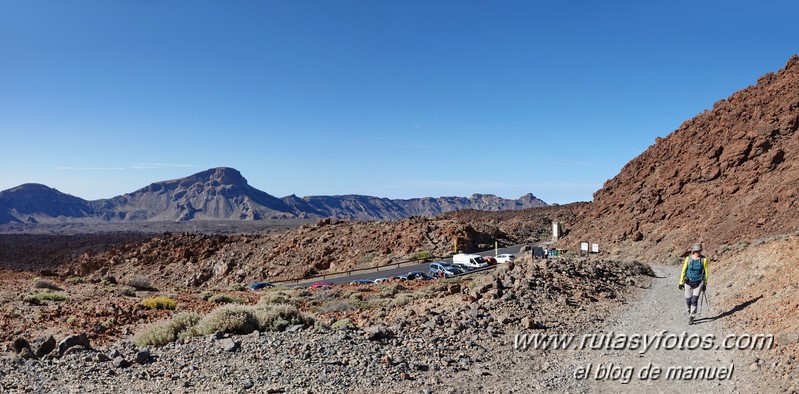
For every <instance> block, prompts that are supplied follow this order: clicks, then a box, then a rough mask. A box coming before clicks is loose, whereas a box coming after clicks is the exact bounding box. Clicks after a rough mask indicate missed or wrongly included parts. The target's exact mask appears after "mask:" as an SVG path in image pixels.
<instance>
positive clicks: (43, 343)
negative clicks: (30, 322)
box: [32, 335, 56, 358]
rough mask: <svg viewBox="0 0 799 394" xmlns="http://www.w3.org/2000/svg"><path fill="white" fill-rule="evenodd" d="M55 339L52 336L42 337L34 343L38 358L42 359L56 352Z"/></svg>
mask: <svg viewBox="0 0 799 394" xmlns="http://www.w3.org/2000/svg"><path fill="white" fill-rule="evenodd" d="M55 345H56V342H55V338H53V336H52V335H49V336H46V337H41V338H39V339H37V340H36V341H35V342H33V347H32V349H34V354H36V357H37V358H42V357H44V356H45V355H47V354H49V353H50V352H52V351H53V350H55Z"/></svg>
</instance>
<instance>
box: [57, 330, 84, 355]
mask: <svg viewBox="0 0 799 394" xmlns="http://www.w3.org/2000/svg"><path fill="white" fill-rule="evenodd" d="M73 346H83V347H84V348H86V349H91V348H92V347H91V345H90V344H89V338H88V337H87V336H86V334H80V335H70V336H68V337H66V338H64V339H62V340H61V342H58V355H59V356H63V355H64V353H65V352H66V351H67V349H69V348H71V347H73Z"/></svg>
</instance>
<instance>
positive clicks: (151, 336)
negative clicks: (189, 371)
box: [134, 312, 200, 347]
mask: <svg viewBox="0 0 799 394" xmlns="http://www.w3.org/2000/svg"><path fill="white" fill-rule="evenodd" d="M199 321H200V315H198V314H196V313H194V312H185V313H181V314H178V315H176V316H175V317H174V318H172V320H170V321H167V322H164V323H161V324H158V325H155V326H153V327H151V328H150V329H148V330H146V331H144V332H142V333H140V334H139V335H137V336H136V339H135V340H134V342H135V343H136V346H139V347H144V346H164V345H166V344H168V343H170V342H174V341H175V340H177V339H178V338H179V336H180V334H181V333H182V332H184V331H186V330H188V329H189V328H191V327H194V326H195V325H196V324H197V323H198V322H199Z"/></svg>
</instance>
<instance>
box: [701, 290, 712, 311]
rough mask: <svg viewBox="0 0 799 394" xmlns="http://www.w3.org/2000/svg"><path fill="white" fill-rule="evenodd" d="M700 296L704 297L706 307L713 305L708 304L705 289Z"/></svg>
mask: <svg viewBox="0 0 799 394" xmlns="http://www.w3.org/2000/svg"><path fill="white" fill-rule="evenodd" d="M702 296H703V298H704V299H705V304H707V307H708V308H713V306H712V305H710V300H709V299H708V298H707V291H703V292H702Z"/></svg>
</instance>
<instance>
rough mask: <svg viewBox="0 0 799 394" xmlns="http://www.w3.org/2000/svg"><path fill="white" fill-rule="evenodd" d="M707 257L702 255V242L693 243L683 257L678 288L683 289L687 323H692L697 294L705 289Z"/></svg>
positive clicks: (697, 299)
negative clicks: (686, 254) (688, 252)
mask: <svg viewBox="0 0 799 394" xmlns="http://www.w3.org/2000/svg"><path fill="white" fill-rule="evenodd" d="M707 263H708V261H707V257H705V256H703V255H702V244H701V243H695V244H694V246H693V247H692V248H691V254H690V255H689V256H688V257H686V258H685V262H684V263H683V265H682V273H681V274H680V284H679V286H678V287H679V289H680V290H684V291H685V305H686V306H687V308H688V324H694V317H695V316H696V309H697V304H698V303H699V296H700V295H701V294H702V292H704V291H705V290H707V278H708V275H707Z"/></svg>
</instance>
